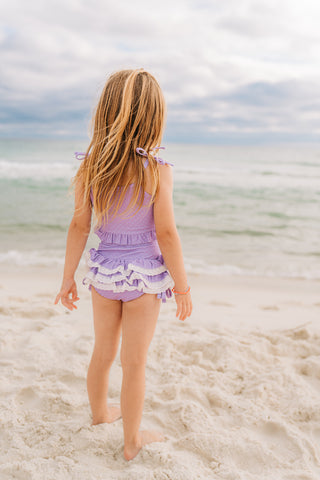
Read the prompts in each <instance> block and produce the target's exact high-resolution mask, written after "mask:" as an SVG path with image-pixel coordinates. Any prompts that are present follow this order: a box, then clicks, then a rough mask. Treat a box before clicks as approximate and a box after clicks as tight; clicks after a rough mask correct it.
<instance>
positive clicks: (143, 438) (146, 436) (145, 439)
mask: <svg viewBox="0 0 320 480" xmlns="http://www.w3.org/2000/svg"><path fill="white" fill-rule="evenodd" d="M139 433H140V438H139V442H138V443H137V444H136V445H133V446H130V447H126V446H125V447H124V450H123V455H124V458H125V459H126V460H132V459H133V458H134V457H136V456H137V455H138V453H139V452H140V450H141V448H142V447H143V446H144V445H147V444H148V443H154V442H164V441H165V437H164V435H163V434H162V433H160V432H156V431H154V430H141V431H140V432H139Z"/></svg>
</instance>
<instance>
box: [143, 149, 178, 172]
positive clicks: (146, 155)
mask: <svg viewBox="0 0 320 480" xmlns="http://www.w3.org/2000/svg"><path fill="white" fill-rule="evenodd" d="M154 150H165V147H155V148H153V149H152V150H150V152H153V151H154ZM136 152H137V154H138V155H141V156H142V157H147V159H146V160H145V162H144V166H145V167H147V166H148V163H149V160H148V152H147V151H146V150H145V149H144V148H141V147H138V148H136ZM153 158H154V159H155V160H156V161H157V162H158V163H159V165H171V166H172V167H173V163H169V162H167V161H166V160H163V159H162V158H160V157H156V156H153Z"/></svg>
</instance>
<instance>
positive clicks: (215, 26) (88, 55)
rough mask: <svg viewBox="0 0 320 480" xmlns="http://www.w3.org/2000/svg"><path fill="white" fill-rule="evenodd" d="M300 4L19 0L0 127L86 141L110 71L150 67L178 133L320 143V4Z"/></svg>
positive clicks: (3, 34)
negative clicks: (91, 118)
mask: <svg viewBox="0 0 320 480" xmlns="http://www.w3.org/2000/svg"><path fill="white" fill-rule="evenodd" d="M299 5H300V4H299ZM299 5H298V4H297V2H288V1H284V2H276V1H275V0H269V1H268V2H261V1H258V0H255V1H254V0H251V1H250V0H241V1H240V2H239V1H235V0H230V1H228V2H221V1H220V0H213V1H210V2H209V1H195V0H194V1H182V0H177V1H176V2H172V1H168V0H164V1H163V2H162V3H161V5H160V3H158V4H157V3H151V2H150V1H149V2H147V1H145V0H140V1H137V2H129V1H126V2H111V1H103V0H92V1H91V2H85V1H82V0H73V1H71V0H65V1H64V2H63V1H62V0H56V1H53V0H47V1H46V2H43V1H40V0H35V1H33V2H30V3H29V2H27V3H26V2H23V1H22V0H11V1H10V4H8V5H6V6H3V8H2V10H3V12H2V20H1V21H2V23H1V24H0V57H1V66H2V73H1V77H0V105H1V111H0V135H1V136H32V135H35V136H51V135H52V136H75V137H86V136H87V135H88V128H89V121H90V117H91V114H92V111H93V108H94V105H95V103H96V101H97V98H98V95H99V92H100V90H101V88H102V86H103V84H104V82H105V80H106V77H107V75H108V74H110V73H111V72H112V71H115V70H117V69H119V68H136V67H144V68H146V69H148V70H150V71H151V72H152V73H154V74H155V75H156V77H157V78H158V79H159V81H160V84H161V85H162V87H163V90H164V93H165V96H166V99H167V103H168V126H167V131H166V138H167V139H168V140H171V141H199V142H200V141H206V142H210V141H212V142H223V141H227V142H242V141H244V142H250V141H254V142H255V141H263V140H265V141H289V140H300V141H314V140H317V138H318V134H319V113H318V112H319V105H320V87H319V76H320V67H319V65H320V62H319V56H320V54H319V51H318V49H317V48H316V44H317V42H318V40H319V33H318V25H317V22H316V18H317V17H316V13H318V14H319V13H320V6H319V4H318V3H317V2H316V0H314V1H312V0H306V1H305V2H304V3H303V5H300V6H299Z"/></svg>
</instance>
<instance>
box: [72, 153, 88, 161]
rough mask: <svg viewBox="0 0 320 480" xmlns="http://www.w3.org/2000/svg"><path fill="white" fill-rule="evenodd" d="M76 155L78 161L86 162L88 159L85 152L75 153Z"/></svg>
mask: <svg viewBox="0 0 320 480" xmlns="http://www.w3.org/2000/svg"><path fill="white" fill-rule="evenodd" d="M74 155H75V157H76V159H77V160H81V161H82V160H84V159H85V158H86V154H85V153H83V152H74Z"/></svg>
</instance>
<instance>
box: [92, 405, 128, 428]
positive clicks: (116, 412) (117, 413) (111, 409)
mask: <svg viewBox="0 0 320 480" xmlns="http://www.w3.org/2000/svg"><path fill="white" fill-rule="evenodd" d="M119 418H121V409H120V405H118V404H115V403H112V404H111V405H109V406H108V407H107V412H106V414H105V415H104V416H103V417H101V418H98V419H95V421H93V422H92V424H91V425H98V424H99V423H113V422H115V421H116V420H118V419H119Z"/></svg>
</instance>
